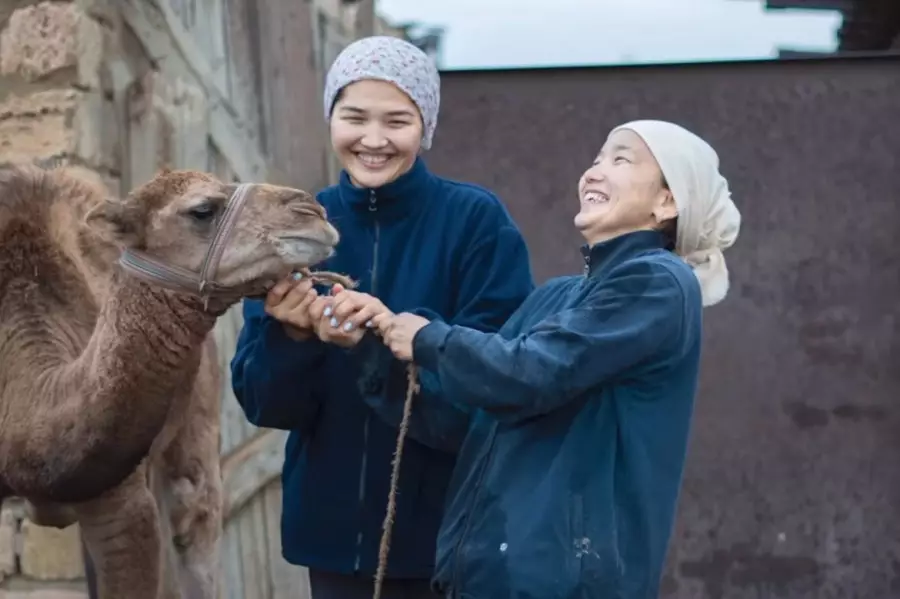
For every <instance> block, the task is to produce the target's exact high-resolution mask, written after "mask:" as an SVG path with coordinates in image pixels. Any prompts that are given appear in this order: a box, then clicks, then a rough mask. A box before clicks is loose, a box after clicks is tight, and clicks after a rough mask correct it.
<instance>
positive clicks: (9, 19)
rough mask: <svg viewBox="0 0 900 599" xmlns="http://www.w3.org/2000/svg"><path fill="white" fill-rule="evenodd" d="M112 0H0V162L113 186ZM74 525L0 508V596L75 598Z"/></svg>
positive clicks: (17, 507) (79, 572) (79, 575)
mask: <svg viewBox="0 0 900 599" xmlns="http://www.w3.org/2000/svg"><path fill="white" fill-rule="evenodd" d="M113 15H114V11H113V10H111V2H110V3H107V2H101V1H99V0H92V1H83V2H82V1H78V2H63V1H56V2H48V1H43V2H35V1H22V0H0V162H3V161H21V160H33V159H38V158H50V157H54V156H57V157H61V158H64V159H66V160H68V161H70V162H75V163H80V164H83V165H85V166H89V167H92V168H93V169H95V170H96V171H97V172H98V173H99V174H100V175H101V176H102V177H103V178H104V180H105V181H106V182H107V184H108V185H109V186H110V189H111V190H112V191H114V192H115V193H119V192H120V191H121V190H120V189H119V187H120V173H121V167H120V164H119V161H120V156H121V152H120V151H119V148H118V140H119V136H118V133H117V132H116V131H115V127H116V123H117V119H114V118H113V119H111V118H109V115H110V114H111V110H112V108H113V104H112V89H111V84H112V80H111V78H110V77H108V73H105V72H104V71H103V69H102V68H101V64H102V58H103V53H104V51H105V49H106V48H107V47H108V44H109V42H110V40H111V39H112V36H111V35H110V33H111V30H112V29H111V28H112V23H113V21H112V19H113ZM83 577H84V564H83V563H82V559H81V550H80V541H79V535H78V528H77V526H72V527H70V528H67V529H65V530H57V529H53V528H45V527H40V526H37V525H35V524H34V523H32V522H31V521H29V520H28V518H27V517H26V515H25V513H24V509H23V506H22V505H21V504H20V503H18V502H15V501H7V502H6V504H5V505H4V506H3V508H2V512H0V597H2V598H4V599H25V598H26V597H27V598H28V599H80V598H82V597H86V595H85V593H84V582H83Z"/></svg>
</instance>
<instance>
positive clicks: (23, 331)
mask: <svg viewBox="0 0 900 599" xmlns="http://www.w3.org/2000/svg"><path fill="white" fill-rule="evenodd" d="M235 188H236V186H235V185H229V184H223V183H222V182H220V181H218V180H216V179H215V178H214V177H212V176H210V175H207V174H203V173H198V172H190V171H165V172H162V173H160V174H159V175H157V177H156V178H155V179H153V180H152V181H150V182H149V183H146V184H145V185H143V186H141V187H139V188H137V189H135V190H134V191H133V192H132V193H131V194H129V195H128V196H127V197H126V198H124V199H117V198H111V197H109V196H108V194H107V191H106V189H105V188H104V187H103V185H102V183H101V182H100V181H99V179H98V178H97V177H96V176H93V174H92V173H90V172H89V171H83V170H80V169H76V168H67V167H63V168H51V169H44V168H40V167H38V166H34V165H6V166H3V167H0V502H2V500H3V498H4V497H10V496H18V497H23V498H25V499H26V500H27V501H28V503H29V504H30V508H31V514H32V517H33V519H34V520H35V522H36V523H38V524H43V525H49V526H58V527H63V526H67V525H69V524H71V523H73V522H75V521H77V522H79V523H80V525H81V527H82V534H83V536H84V539H85V543H86V545H87V546H88V551H89V553H90V555H91V557H92V560H93V561H94V562H95V564H96V571H97V582H98V587H99V594H100V597H101V598H102V599H125V598H127V599H157V598H158V597H163V596H165V597H191V598H194V597H197V598H200V597H202V598H203V599H213V598H215V597H217V596H218V595H217V589H216V578H217V576H218V555H217V547H218V540H219V537H220V534H221V527H222V481H221V476H220V471H219V401H220V393H221V381H220V373H219V368H218V363H217V360H216V354H215V346H214V342H213V341H212V334H211V333H212V329H213V326H214V324H215V322H216V319H217V318H218V316H220V315H221V314H223V313H224V312H225V311H226V310H227V309H228V308H229V307H230V306H231V305H233V304H234V303H236V302H237V301H239V300H240V298H241V296H251V295H252V296H255V295H259V294H262V293H264V291H265V290H266V289H267V288H269V287H270V286H271V285H272V284H273V283H274V281H275V280H276V279H278V278H280V277H283V276H285V275H287V274H288V273H289V272H290V271H291V270H293V269H297V268H302V267H306V266H310V265H313V264H315V263H318V262H320V261H322V260H323V259H325V258H326V257H328V256H329V255H331V253H332V252H333V248H334V246H335V245H336V244H337V242H338V234H337V231H336V230H335V229H334V227H332V226H331V225H330V224H329V223H328V222H327V220H326V215H325V212H324V210H323V209H322V207H321V206H320V205H319V204H318V203H317V202H316V201H315V200H314V199H313V198H312V197H311V196H310V195H309V194H307V193H305V192H302V191H299V190H296V189H289V188H285V187H277V186H272V185H263V184H260V185H257V186H254V187H253V188H251V191H250V193H251V194H252V195H251V196H250V197H249V198H248V202H247V204H246V205H245V208H244V210H243V212H242V213H241V215H240V217H239V220H238V221H237V224H236V226H235V228H234V230H233V233H232V235H231V236H230V238H229V241H228V244H227V249H226V250H225V252H224V254H223V257H222V260H221V263H220V266H219V268H218V271H217V275H216V282H217V283H219V284H221V285H226V286H229V287H234V288H235V289H240V292H237V291H236V292H235V294H234V295H233V297H225V298H221V297H220V298H213V299H212V300H211V301H209V302H208V303H205V302H204V301H203V300H202V299H201V298H199V297H197V296H196V295H192V294H190V293H177V292H173V291H167V290H164V289H162V288H160V287H157V286H155V285H151V284H148V283H146V282H143V281H141V280H139V279H137V278H135V277H133V276H130V275H129V274H127V273H126V272H125V271H123V270H122V269H120V267H119V266H118V264H117V260H118V257H119V255H120V251H121V248H123V247H127V248H133V249H137V250H141V251H144V252H145V253H147V254H149V255H151V256H152V257H154V258H155V259H157V260H160V261H162V262H165V263H166V264H169V265H174V266H180V267H182V268H188V269H190V270H192V271H199V270H200V267H201V263H202V260H203V258H204V255H205V252H206V250H207V248H208V246H209V243H210V240H211V239H212V235H213V233H214V232H215V230H216V226H217V223H218V220H217V217H218V216H219V215H221V213H222V211H223V208H224V206H225V204H226V202H227V201H228V199H229V198H230V197H231V195H232V193H233V192H234V190H235ZM170 539H172V540H174V543H173V542H170ZM169 547H174V549H172V550H169V549H167V548H169ZM170 567H171V568H175V569H176V571H177V572H176V573H175V576H173V577H171V578H174V579H175V580H178V581H179V582H178V586H179V587H180V590H179V589H178V588H172V589H163V588H161V587H162V583H161V580H162V578H163V574H162V573H163V571H164V569H166V568H170ZM166 578H170V577H168V576H167V577H166Z"/></svg>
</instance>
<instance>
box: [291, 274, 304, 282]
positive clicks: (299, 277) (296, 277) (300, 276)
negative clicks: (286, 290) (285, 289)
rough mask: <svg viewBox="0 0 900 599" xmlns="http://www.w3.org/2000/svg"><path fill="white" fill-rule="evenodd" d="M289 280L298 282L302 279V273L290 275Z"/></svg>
mask: <svg viewBox="0 0 900 599" xmlns="http://www.w3.org/2000/svg"><path fill="white" fill-rule="evenodd" d="M291 278H292V279H294V280H295V281H299V280H300V279H302V278H303V273H302V272H295V273H291Z"/></svg>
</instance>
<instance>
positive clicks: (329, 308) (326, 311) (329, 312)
mask: <svg viewBox="0 0 900 599" xmlns="http://www.w3.org/2000/svg"><path fill="white" fill-rule="evenodd" d="M325 316H331V306H327V307H326V308H325ZM335 322H336V321H335V320H334V319H333V318H332V319H331V323H332V324H334V323H335ZM334 326H337V325H336V324H334Z"/></svg>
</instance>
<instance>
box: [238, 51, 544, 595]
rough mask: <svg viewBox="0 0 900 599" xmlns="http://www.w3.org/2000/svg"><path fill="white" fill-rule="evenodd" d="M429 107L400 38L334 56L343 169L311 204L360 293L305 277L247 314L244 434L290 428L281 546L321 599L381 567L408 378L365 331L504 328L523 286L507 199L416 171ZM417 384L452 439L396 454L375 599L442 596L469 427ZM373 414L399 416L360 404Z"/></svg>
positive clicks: (428, 129) (250, 306) (430, 78)
mask: <svg viewBox="0 0 900 599" xmlns="http://www.w3.org/2000/svg"><path fill="white" fill-rule="evenodd" d="M439 104H440V78H439V76H438V71H437V69H436V67H435V65H434V64H433V63H432V62H431V59H430V58H429V57H428V56H427V55H425V54H424V53H423V52H422V51H421V50H419V49H418V48H416V47H415V46H413V45H412V44H410V43H409V42H406V41H404V40H400V39H397V38H391V37H370V38H365V39H362V40H359V41H357V42H354V43H353V44H350V45H349V46H348V47H347V48H345V49H344V51H343V52H342V53H341V54H340V55H339V56H338V57H337V59H336V60H335V62H334V64H333V65H332V67H331V69H330V70H329V72H328V77H327V79H326V85H325V92H324V106H323V108H324V114H325V118H326V120H327V121H328V123H329V126H330V133H331V144H332V148H333V150H334V153H335V155H336V156H337V158H338V159H339V160H340V163H341V165H342V166H343V169H342V171H341V174H340V181H339V182H338V184H337V185H333V186H331V187H329V188H327V189H325V190H323V191H321V192H320V193H319V194H318V199H319V201H320V202H321V203H322V205H323V206H324V207H325V209H326V211H327V214H328V219H329V220H330V221H331V222H332V223H334V226H335V227H336V228H337V229H338V231H339V232H340V236H341V240H340V243H339V244H338V247H337V252H336V254H335V255H334V256H332V257H331V258H330V259H329V260H327V261H326V262H325V263H324V264H322V267H323V268H328V269H329V270H332V271H337V272H342V273H346V274H347V275H349V276H350V277H352V278H353V279H355V280H357V281H358V282H359V291H348V290H341V291H340V292H338V293H336V294H334V295H333V296H326V295H322V296H320V295H319V293H318V292H317V291H316V290H315V289H314V288H313V285H312V281H311V280H310V278H309V277H304V278H302V279H300V280H299V281H292V280H291V281H283V282H282V283H280V284H279V285H276V286H275V287H274V288H273V289H272V290H271V291H270V292H269V294H268V297H267V298H266V300H265V302H261V301H247V302H245V303H244V322H245V325H244V330H243V331H242V333H241V336H240V339H239V340H238V347H237V351H236V354H235V357H234V360H233V362H232V375H233V376H232V383H233V386H234V391H235V395H236V396H237V398H238V401H240V403H241V405H242V406H243V408H244V411H245V412H246V414H247V417H248V418H249V419H250V420H251V421H252V422H253V423H254V424H256V425H258V426H265V427H272V428H282V429H287V430H290V431H291V434H290V440H289V442H288V446H287V452H286V453H287V456H286V459H285V464H284V475H283V483H284V507H283V512H282V546H283V552H284V556H285V558H286V559H287V560H288V561H289V562H291V563H294V564H299V565H304V566H308V567H309V573H310V586H311V590H312V596H313V599H329V598H336V599H356V598H364V599H369V598H370V597H372V591H373V578H374V576H375V574H376V569H377V568H378V565H379V542H380V540H381V536H382V525H383V523H384V518H385V512H386V507H387V501H388V490H389V488H390V487H391V461H392V457H393V453H394V448H395V445H396V442H397V435H398V430H397V427H398V425H399V423H400V419H401V416H402V404H403V400H404V397H405V394H406V387H407V380H406V365H405V364H403V363H402V362H401V361H400V360H397V359H395V358H394V357H393V356H392V355H391V352H390V350H389V349H388V348H387V347H385V346H384V345H383V344H382V343H381V341H380V340H379V339H378V338H377V336H376V335H375V334H374V333H373V332H371V329H368V328H367V327H366V326H365V323H366V322H367V321H370V320H373V319H374V317H375V316H376V315H377V314H379V313H382V314H383V313H387V312H393V311H412V312H415V313H417V314H421V315H424V316H427V317H428V318H429V319H436V320H442V321H445V322H449V323H452V324H460V325H464V326H467V327H471V328H472V329H475V330H479V331H496V330H497V329H498V328H499V327H500V326H501V325H502V324H503V323H504V322H505V321H506V319H507V318H508V317H509V315H510V314H512V312H513V311H514V310H515V309H516V308H517V307H518V306H519V304H520V303H521V302H522V301H523V300H524V298H525V297H526V296H527V295H528V293H529V292H530V291H531V289H532V278H531V269H530V267H529V261H528V252H527V250H526V248H525V243H524V240H523V239H522V235H521V234H520V233H519V230H518V228H517V227H516V225H515V224H514V223H513V221H512V219H511V218H510V216H509V214H508V213H507V211H506V209H505V208H504V206H503V204H502V203H501V202H500V200H499V199H498V198H497V197H496V196H495V195H494V194H492V193H491V192H490V191H488V190H486V189H484V188H481V187H478V186H476V185H471V184H467V183H458V182H455V181H450V180H447V179H444V178H442V177H439V176H437V175H435V174H433V173H432V172H431V171H430V170H429V169H428V167H427V166H426V165H425V161H424V160H423V158H422V156H421V153H422V152H423V151H424V150H427V149H429V148H430V147H431V141H432V137H433V136H434V131H435V127H436V126H437V119H438V107H439ZM361 315H362V316H361ZM351 316H353V317H357V318H358V320H356V321H354V320H353V318H351ZM421 375H422V378H421V381H420V382H421V393H420V394H419V395H418V396H417V397H416V405H417V406H429V405H430V406H432V408H433V409H434V410H436V411H437V412H438V413H440V414H442V425H443V427H444V429H445V430H449V431H451V433H450V434H447V435H445V436H442V437H441V438H440V439H438V440H437V441H436V443H435V444H433V445H436V446H432V447H429V446H427V445H425V444H422V443H418V442H415V441H410V442H409V443H408V444H406V446H405V449H404V452H403V461H402V464H403V467H402V472H401V473H400V477H399V485H398V487H397V493H396V498H397V504H396V508H397V509H396V525H395V526H394V529H393V535H392V538H391V550H390V560H389V562H388V564H387V572H386V577H385V578H384V581H383V586H382V587H381V588H382V591H383V595H382V597H384V599H393V598H398V599H399V598H403V599H418V598H424V597H434V595H433V594H432V591H431V588H430V585H429V579H430V578H431V575H432V574H433V572H434V563H435V562H434V559H435V544H436V536H437V530H438V526H439V524H440V520H441V515H442V512H443V507H444V496H445V491H446V489H447V485H448V483H449V480H450V475H451V472H452V471H453V467H454V464H455V461H456V452H457V449H458V447H459V442H460V438H461V434H462V433H463V432H464V431H465V430H466V429H467V428H468V423H469V415H468V412H467V411H466V410H458V409H456V408H453V407H452V406H451V405H450V404H448V403H447V402H446V401H444V400H443V399H441V398H440V397H439V396H438V394H437V391H436V390H435V388H434V387H433V386H432V385H431V381H433V373H428V372H422V373H421ZM380 403H385V404H389V405H391V406H395V407H396V409H386V410H379V411H378V412H376V411H375V410H373V409H372V408H371V407H370V405H371V404H380ZM452 431H455V433H453V432H452ZM378 574H379V581H380V580H381V578H380V575H381V574H382V572H381V571H380V570H379V571H378Z"/></svg>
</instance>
